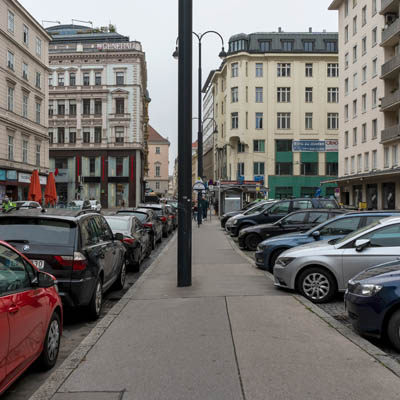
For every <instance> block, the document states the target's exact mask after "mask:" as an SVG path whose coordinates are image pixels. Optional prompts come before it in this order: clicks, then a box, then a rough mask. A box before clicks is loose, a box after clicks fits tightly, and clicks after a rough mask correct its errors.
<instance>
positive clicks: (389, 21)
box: [385, 13, 397, 25]
mask: <svg viewBox="0 0 400 400" xmlns="http://www.w3.org/2000/svg"><path fill="white" fill-rule="evenodd" d="M396 19H397V14H395V13H387V14H386V15H385V24H386V25H391V24H393V22H394V21H395V20H396Z"/></svg>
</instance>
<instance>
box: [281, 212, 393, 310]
mask: <svg viewBox="0 0 400 400" xmlns="http://www.w3.org/2000/svg"><path fill="white" fill-rule="evenodd" d="M399 256H400V216H396V217H389V218H384V219H381V220H380V221H376V222H374V223H372V224H370V225H368V226H366V227H364V228H361V229H359V230H357V231H355V232H352V233H350V234H349V235H347V236H345V237H343V238H339V239H331V240H329V241H322V242H319V243H311V244H306V245H303V246H300V247H297V248H294V249H290V250H287V251H285V252H284V253H282V254H281V255H280V256H279V258H278V260H277V261H276V264H275V267H274V279H275V285H276V286H281V287H285V288H289V289H296V290H297V291H298V292H300V294H301V295H303V296H304V297H306V298H307V299H309V300H311V301H313V302H314V303H326V302H328V301H330V300H331V299H332V298H333V296H334V295H335V294H336V292H337V291H344V290H345V289H346V287H347V282H348V281H349V280H350V279H351V278H353V277H354V276H356V275H357V274H358V273H359V272H361V271H363V270H364V269H366V268H368V267H371V266H373V265H377V264H380V263H384V262H388V261H394V260H395V259H396V258H398V257H399Z"/></svg>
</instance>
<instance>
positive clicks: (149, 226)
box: [144, 222, 153, 228]
mask: <svg viewBox="0 0 400 400" xmlns="http://www.w3.org/2000/svg"><path fill="white" fill-rule="evenodd" d="M144 226H145V227H146V228H152V227H153V224H152V223H151V222H147V223H146V224H144Z"/></svg>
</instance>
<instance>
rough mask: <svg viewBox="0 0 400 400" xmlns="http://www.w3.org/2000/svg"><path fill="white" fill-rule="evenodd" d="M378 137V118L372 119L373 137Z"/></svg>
mask: <svg viewBox="0 0 400 400" xmlns="http://www.w3.org/2000/svg"><path fill="white" fill-rule="evenodd" d="M377 137H378V120H377V119H374V120H372V139H376V138H377Z"/></svg>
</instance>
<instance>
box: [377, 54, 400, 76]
mask: <svg viewBox="0 0 400 400" xmlns="http://www.w3.org/2000/svg"><path fill="white" fill-rule="evenodd" d="M399 68H400V54H398V55H397V56H394V57H393V58H391V59H390V60H389V61H387V62H385V64H383V65H382V76H381V77H382V78H390V77H391V75H392V74H393V73H394V72H396V71H397V70H398V69H399Z"/></svg>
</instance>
